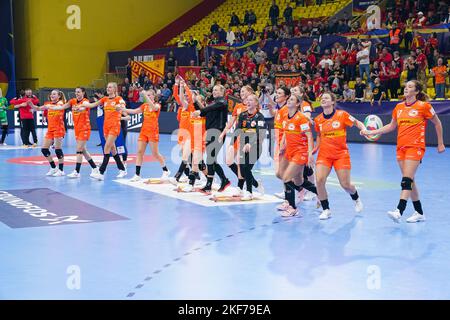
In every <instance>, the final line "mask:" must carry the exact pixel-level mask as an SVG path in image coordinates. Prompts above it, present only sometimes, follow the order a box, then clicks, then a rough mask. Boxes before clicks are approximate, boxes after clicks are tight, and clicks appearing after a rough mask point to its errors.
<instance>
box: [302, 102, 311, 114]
mask: <svg viewBox="0 0 450 320" xmlns="http://www.w3.org/2000/svg"><path fill="white" fill-rule="evenodd" d="M300 108H301V111H302V112H303V113H305V112H313V109H312V107H311V104H310V103H309V102H306V101H302V105H301V107H300Z"/></svg>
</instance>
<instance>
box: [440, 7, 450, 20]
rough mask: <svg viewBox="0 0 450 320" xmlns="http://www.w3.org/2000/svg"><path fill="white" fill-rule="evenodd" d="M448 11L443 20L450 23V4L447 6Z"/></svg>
mask: <svg viewBox="0 0 450 320" xmlns="http://www.w3.org/2000/svg"><path fill="white" fill-rule="evenodd" d="M447 11H448V12H446V13H444V14H443V15H442V17H441V22H442V23H445V24H447V23H450V6H448V7H447Z"/></svg>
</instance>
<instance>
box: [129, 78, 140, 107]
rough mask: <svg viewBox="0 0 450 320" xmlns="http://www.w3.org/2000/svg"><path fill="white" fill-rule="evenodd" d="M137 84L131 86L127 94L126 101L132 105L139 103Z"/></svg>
mask: <svg viewBox="0 0 450 320" xmlns="http://www.w3.org/2000/svg"><path fill="white" fill-rule="evenodd" d="M138 86H139V84H135V83H134V84H132V85H131V86H130V90H129V92H128V100H129V101H130V102H132V103H137V102H138V101H139V88H140V86H139V87H138Z"/></svg>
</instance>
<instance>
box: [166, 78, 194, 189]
mask: <svg viewBox="0 0 450 320" xmlns="http://www.w3.org/2000/svg"><path fill="white" fill-rule="evenodd" d="M186 88H187V84H186V82H185V81H184V79H183V78H182V77H180V76H177V77H176V78H175V85H174V86H173V97H174V99H175V101H176V102H177V103H178V105H179V108H178V114H177V120H178V122H179V129H178V144H179V145H180V148H181V164H180V167H179V168H178V171H177V172H176V173H175V175H174V176H173V177H172V178H170V180H171V182H172V183H173V184H176V183H178V182H180V179H181V176H182V175H183V173H184V174H185V175H186V177H189V167H188V164H189V158H190V156H191V138H192V137H191V131H190V128H191V113H192V112H194V111H195V107H194V101H193V99H192V93H191V92H190V90H189V91H188V90H186Z"/></svg>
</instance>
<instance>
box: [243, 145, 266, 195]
mask: <svg viewBox="0 0 450 320" xmlns="http://www.w3.org/2000/svg"><path fill="white" fill-rule="evenodd" d="M242 147H243V146H242ZM261 149H262V148H258V146H257V145H253V146H252V148H251V149H250V152H243V151H242V148H241V151H240V158H239V167H240V169H241V174H242V176H243V177H244V179H245V184H246V186H247V191H248V192H253V181H254V180H255V181H256V179H255V177H254V176H253V173H252V169H253V167H254V166H255V164H256V162H257V161H258V159H259V157H260V156H261Z"/></svg>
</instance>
